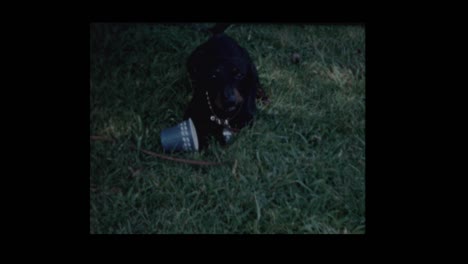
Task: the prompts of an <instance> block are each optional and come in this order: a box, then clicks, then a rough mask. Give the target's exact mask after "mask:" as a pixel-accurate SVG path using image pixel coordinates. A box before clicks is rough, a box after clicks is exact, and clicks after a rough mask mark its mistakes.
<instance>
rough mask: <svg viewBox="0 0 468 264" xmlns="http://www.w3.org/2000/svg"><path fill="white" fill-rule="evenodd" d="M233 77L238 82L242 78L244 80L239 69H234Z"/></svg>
mask: <svg viewBox="0 0 468 264" xmlns="http://www.w3.org/2000/svg"><path fill="white" fill-rule="evenodd" d="M232 75H233V76H234V78H235V79H237V80H240V79H242V78H244V75H243V74H242V73H240V72H239V69H237V68H233V69H232Z"/></svg>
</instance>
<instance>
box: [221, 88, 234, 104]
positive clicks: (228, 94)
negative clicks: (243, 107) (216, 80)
mask: <svg viewBox="0 0 468 264" xmlns="http://www.w3.org/2000/svg"><path fill="white" fill-rule="evenodd" d="M224 101H225V103H226V106H234V105H235V104H236V94H235V93H234V90H233V89H225V90H224Z"/></svg>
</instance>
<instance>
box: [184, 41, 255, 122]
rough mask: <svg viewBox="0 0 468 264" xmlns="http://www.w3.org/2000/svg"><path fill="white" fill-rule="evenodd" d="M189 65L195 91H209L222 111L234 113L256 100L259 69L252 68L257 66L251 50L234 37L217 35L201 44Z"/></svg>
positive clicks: (211, 97) (213, 102) (214, 102)
mask: <svg viewBox="0 0 468 264" xmlns="http://www.w3.org/2000/svg"><path fill="white" fill-rule="evenodd" d="M187 67H188V71H189V74H190V78H191V81H192V83H193V84H194V88H195V93H206V92H208V94H209V100H211V104H212V105H214V106H215V107H216V108H217V110H218V111H222V112H224V113H225V114H226V115H230V114H232V113H235V112H237V111H238V110H239V109H240V108H241V107H242V105H244V104H252V102H251V99H250V97H252V95H253V97H255V90H256V89H255V87H254V86H253V83H254V81H255V80H253V78H254V77H252V75H253V74H256V72H255V73H254V72H252V67H254V66H253V65H252V63H251V60H250V57H249V55H248V54H247V52H246V51H245V50H244V49H243V48H241V47H239V46H238V45H237V44H236V43H235V42H234V41H233V40H232V39H230V38H227V37H223V38H213V40H212V41H209V42H207V43H206V44H204V45H202V46H200V47H199V48H198V49H197V50H196V51H195V52H194V53H193V54H192V55H191V57H190V58H189V61H188V64H187ZM247 107H249V106H247ZM253 107H254V108H255V103H253ZM254 110H255V109H253V111H254Z"/></svg>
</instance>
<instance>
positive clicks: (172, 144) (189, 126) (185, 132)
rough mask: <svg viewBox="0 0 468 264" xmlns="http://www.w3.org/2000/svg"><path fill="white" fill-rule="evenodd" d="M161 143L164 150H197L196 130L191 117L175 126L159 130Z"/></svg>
mask: <svg viewBox="0 0 468 264" xmlns="http://www.w3.org/2000/svg"><path fill="white" fill-rule="evenodd" d="M161 144H162V146H163V149H164V151H167V152H176V151H198V137H197V130H196V128H195V126H194V125H193V122H192V119H190V118H189V119H187V120H184V121H183V122H181V123H179V124H177V125H176V126H173V127H169V128H166V129H163V131H161Z"/></svg>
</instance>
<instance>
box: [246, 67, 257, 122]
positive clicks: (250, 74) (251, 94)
mask: <svg viewBox="0 0 468 264" xmlns="http://www.w3.org/2000/svg"><path fill="white" fill-rule="evenodd" d="M244 85H245V87H244V89H246V91H247V94H248V96H247V100H246V103H247V110H248V112H249V114H251V115H252V116H253V115H255V113H256V111H257V106H256V104H255V98H256V95H257V90H258V89H259V88H260V81H259V80H258V73H257V68H256V67H255V64H253V63H252V62H250V63H249V66H248V68H247V74H246V76H245V79H244Z"/></svg>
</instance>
